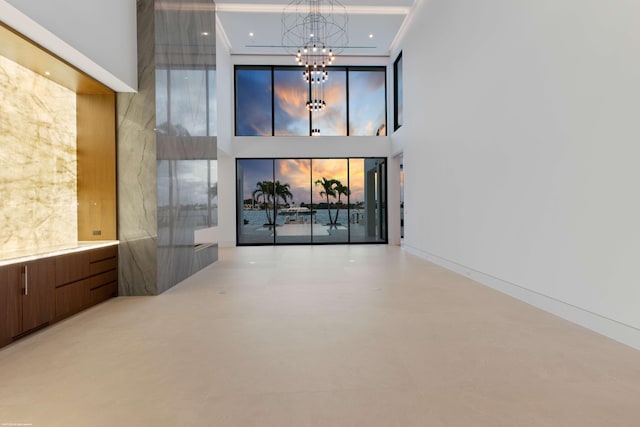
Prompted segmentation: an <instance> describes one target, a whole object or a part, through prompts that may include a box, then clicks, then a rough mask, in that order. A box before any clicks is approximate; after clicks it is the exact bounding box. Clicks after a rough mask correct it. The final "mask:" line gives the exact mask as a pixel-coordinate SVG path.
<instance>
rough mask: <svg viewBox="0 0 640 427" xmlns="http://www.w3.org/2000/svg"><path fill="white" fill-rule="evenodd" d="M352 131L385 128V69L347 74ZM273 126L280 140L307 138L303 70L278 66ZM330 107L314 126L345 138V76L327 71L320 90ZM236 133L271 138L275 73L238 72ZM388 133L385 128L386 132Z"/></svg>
mask: <svg viewBox="0 0 640 427" xmlns="http://www.w3.org/2000/svg"><path fill="white" fill-rule="evenodd" d="M348 75H349V93H350V100H349V121H350V123H349V133H350V135H352V136H356V135H376V133H377V132H378V130H379V129H381V128H383V129H385V124H386V122H385V111H386V110H385V106H386V98H385V93H386V88H385V73H384V72H383V71H369V70H357V69H355V70H350V71H349V74H348ZM273 78H274V81H273V91H274V92H273V98H274V100H273V113H274V117H273V125H274V134H275V135H276V136H308V135H309V112H308V111H307V109H306V107H305V103H306V101H307V99H308V87H309V86H308V83H306V82H305V81H304V80H303V79H302V68H297V67H292V68H276V69H275V70H274V73H273ZM321 87H322V91H323V93H322V95H323V97H324V100H325V101H326V102H327V108H326V109H325V110H324V111H322V112H319V113H314V116H313V118H312V120H313V126H314V128H319V129H320V132H321V135H323V136H345V135H346V134H347V97H346V94H347V72H346V70H345V69H344V68H334V67H331V68H330V69H329V80H328V81H327V82H325V83H324V84H323V85H322V86H321ZM236 96H237V98H236V121H237V129H236V131H237V135H244V136H268V135H271V128H272V124H271V119H272V117H271V69H266V68H265V69H259V68H258V69H238V70H237V72H236ZM385 131H386V129H385Z"/></svg>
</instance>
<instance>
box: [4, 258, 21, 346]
mask: <svg viewBox="0 0 640 427" xmlns="http://www.w3.org/2000/svg"><path fill="white" fill-rule="evenodd" d="M20 279H21V274H20V265H17V264H16V265H8V266H5V267H0V347H2V346H3V345H6V344H8V343H9V342H11V338H12V337H15V336H16V335H18V334H20V332H21V331H22V285H21V282H20Z"/></svg>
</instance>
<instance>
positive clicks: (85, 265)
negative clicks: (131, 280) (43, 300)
mask: <svg viewBox="0 0 640 427" xmlns="http://www.w3.org/2000/svg"><path fill="white" fill-rule="evenodd" d="M117 295H118V247H117V246H108V247H106V248H99V249H93V250H90V251H86V252H78V253H73V254H68V255H64V256H60V257H57V258H56V289H55V318H56V320H61V319H64V318H65V317H69V316H71V315H73V314H76V313H78V312H80V311H82V310H84V309H86V308H89V307H91V306H92V305H96V304H98V303H100V302H102V301H104V300H106V299H108V298H111V297H115V296H117Z"/></svg>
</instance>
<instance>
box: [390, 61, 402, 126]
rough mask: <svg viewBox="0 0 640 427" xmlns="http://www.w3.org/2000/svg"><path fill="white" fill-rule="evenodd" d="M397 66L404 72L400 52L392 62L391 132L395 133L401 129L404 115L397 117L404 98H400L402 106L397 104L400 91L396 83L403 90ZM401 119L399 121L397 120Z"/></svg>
mask: <svg viewBox="0 0 640 427" xmlns="http://www.w3.org/2000/svg"><path fill="white" fill-rule="evenodd" d="M398 64H400V65H401V66H402V68H403V70H404V62H403V61H402V51H400V53H399V54H398V56H397V57H396V60H395V61H393V131H394V132H395V131H397V130H398V129H400V128H401V127H402V124H403V123H402V122H404V114H403V116H402V117H398V110H399V107H404V97H403V98H402V104H400V102H399V95H400V89H399V87H398V86H400V85H398V82H400V84H401V85H402V88H403V89H404V79H403V77H402V73H398ZM399 119H401V120H399Z"/></svg>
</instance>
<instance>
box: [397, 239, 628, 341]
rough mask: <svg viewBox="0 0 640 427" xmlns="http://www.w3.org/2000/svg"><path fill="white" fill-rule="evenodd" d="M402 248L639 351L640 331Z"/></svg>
mask: <svg viewBox="0 0 640 427" xmlns="http://www.w3.org/2000/svg"><path fill="white" fill-rule="evenodd" d="M403 248H404V249H405V250H406V251H407V252H409V253H411V254H413V255H416V256H418V257H420V258H423V259H426V260H427V261H430V262H432V263H434V264H437V265H439V266H441V267H444V268H446V269H447V270H451V271H454V272H456V273H458V274H460V275H462V276H465V277H469V278H471V279H473V280H474V281H476V282H478V283H481V284H483V285H485V286H488V287H490V288H492V289H495V290H497V291H499V292H502V293H504V294H507V295H509V296H512V297H514V298H516V299H518V300H520V301H523V302H525V303H527V304H530V305H532V306H534V307H536V308H539V309H541V310H544V311H546V312H549V313H551V314H554V315H556V316H558V317H561V318H563V319H565V320H568V321H570V322H573V323H575V324H577V325H580V326H583V327H585V328H587V329H590V330H592V331H594V332H597V333H599V334H601V335H604V336H606V337H608V338H611V339H613V340H616V341H618V342H621V343H623V344H625V345H628V346H630V347H633V348H635V349H638V350H640V330H639V329H637V328H634V327H633V326H629V325H626V324H624V323H620V322H617V321H615V320H612V319H608V318H606V317H603V316H600V315H599V314H597V313H592V312H590V311H588V310H584V309H582V308H580V307H576V306H574V305H571V304H568V303H566V302H563V301H560V300H557V299H555V298H552V297H549V296H546V295H543V294H540V293H538V292H535V291H531V290H529V289H527V288H524V287H522V286H518V285H516V284H515V283H510V282H507V281H504V280H501V279H498V278H496V277H493V276H490V275H487V274H485V273H482V272H480V271H476V270H473V269H472V268H469V267H466V266H464V265H460V264H458V263H456V262H453V261H449V260H446V259H444V258H440V257H438V256H437V255H433V254H430V253H427V252H424V251H421V250H419V249H416V248H414V247H412V246H408V245H406V244H405V245H403Z"/></svg>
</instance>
